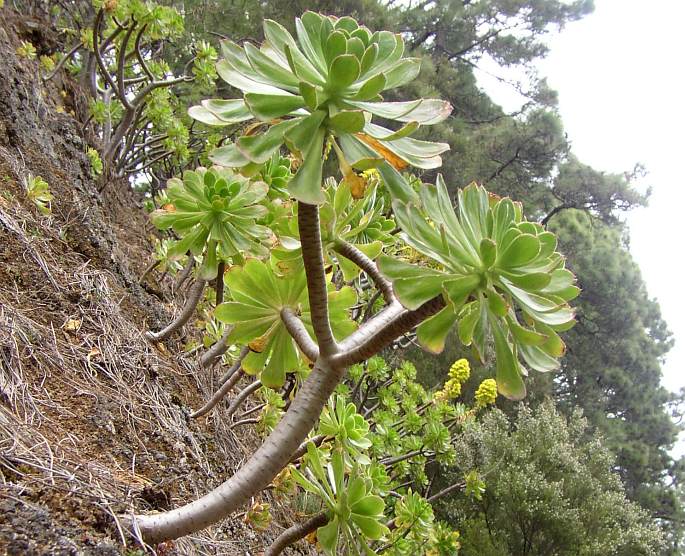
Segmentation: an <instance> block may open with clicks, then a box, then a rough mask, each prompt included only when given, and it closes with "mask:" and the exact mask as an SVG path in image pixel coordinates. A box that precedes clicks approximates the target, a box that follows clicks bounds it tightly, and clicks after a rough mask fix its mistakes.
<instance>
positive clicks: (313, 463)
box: [292, 442, 388, 554]
mask: <svg viewBox="0 0 685 556" xmlns="http://www.w3.org/2000/svg"><path fill="white" fill-rule="evenodd" d="M292 473H293V476H294V478H295V480H296V481H297V483H298V484H299V485H300V486H301V487H302V488H303V489H304V490H305V491H306V492H309V493H312V494H315V495H317V496H319V497H320V498H321V500H322V501H323V503H324V506H325V507H326V510H327V512H328V514H329V516H330V520H329V522H328V523H327V524H326V525H324V526H323V527H319V529H318V530H317V532H316V536H317V540H318V541H319V543H320V544H321V547H322V548H323V549H324V551H325V553H326V554H337V550H338V547H339V546H341V545H343V546H345V545H346V546H347V547H349V548H351V547H356V546H359V545H361V546H367V541H366V539H371V540H378V539H380V538H381V537H382V536H383V535H384V534H386V533H387V532H388V528H387V527H386V526H385V525H384V523H383V522H384V520H385V515H384V509H385V503H384V502H383V499H382V498H381V497H380V496H377V495H375V494H373V490H374V483H373V480H372V479H371V478H370V477H368V476H366V475H365V473H364V471H363V468H362V467H359V466H357V465H355V466H353V467H352V468H349V469H348V468H346V465H345V458H344V456H343V454H342V452H341V451H339V450H335V451H334V452H333V454H332V455H331V458H330V461H328V462H325V460H324V459H323V458H322V453H321V452H320V450H318V449H317V448H315V447H314V445H313V444H312V443H311V442H310V443H309V444H308V445H307V457H306V465H305V467H304V469H303V472H300V471H298V470H296V469H293V471H292ZM366 553H367V554H369V553H371V554H372V553H373V552H370V551H369V549H368V548H367V551H366Z"/></svg>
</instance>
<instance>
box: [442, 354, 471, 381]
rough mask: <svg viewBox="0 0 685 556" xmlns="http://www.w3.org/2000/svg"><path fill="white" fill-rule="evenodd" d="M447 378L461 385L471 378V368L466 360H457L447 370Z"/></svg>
mask: <svg viewBox="0 0 685 556" xmlns="http://www.w3.org/2000/svg"><path fill="white" fill-rule="evenodd" d="M448 374H449V377H450V378H452V379H454V380H457V381H459V382H460V383H461V384H463V383H464V382H466V381H467V380H468V379H469V377H470V376H471V367H470V366H469V362H468V361H467V360H466V359H463V358H462V359H457V360H456V361H455V362H454V363H452V366H451V367H450V370H449V373H448Z"/></svg>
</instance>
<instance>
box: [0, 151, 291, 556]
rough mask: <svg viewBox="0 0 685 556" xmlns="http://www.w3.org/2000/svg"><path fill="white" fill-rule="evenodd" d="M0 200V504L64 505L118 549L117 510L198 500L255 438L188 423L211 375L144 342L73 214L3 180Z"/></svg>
mask: <svg viewBox="0 0 685 556" xmlns="http://www.w3.org/2000/svg"><path fill="white" fill-rule="evenodd" d="M10 155H11V153H10V152H8V151H7V149H4V148H1V147H0V162H5V167H7V166H9V167H10V168H11V170H12V174H13V177H14V178H15V179H16V178H19V176H20V175H22V172H23V171H24V170H25V169H24V168H21V167H19V166H20V163H18V162H17V160H18V158H17V157H13V156H10ZM3 192H7V193H5V195H4V196H3V197H2V201H1V202H0V244H3V245H4V247H3V251H0V254H1V255H2V256H3V259H4V260H3V268H2V270H0V391H1V401H2V403H0V483H1V484H0V496H3V497H8V498H11V499H15V500H19V501H21V502H22V503H23V504H27V505H30V504H33V503H41V504H45V503H46V500H47V506H48V507H51V502H50V501H52V502H53V505H54V506H57V507H64V505H65V503H66V502H65V501H70V502H71V504H72V505H74V506H79V507H80V508H86V510H85V511H83V510H81V513H82V514H83V515H81V513H79V511H75V512H73V514H75V515H71V514H70V515H69V516H68V517H69V519H73V518H74V517H76V518H77V520H78V521H79V523H81V524H82V526H87V527H91V528H92V532H93V535H94V536H101V537H103V538H107V537H109V538H111V539H113V540H115V541H117V542H119V543H121V546H124V547H125V546H132V541H131V539H130V537H127V535H126V534H125V533H124V532H123V531H121V530H120V528H119V527H118V522H117V519H116V516H117V515H121V513H125V512H130V511H132V509H133V508H134V507H135V508H136V509H137V510H140V509H144V508H145V505H146V503H147V506H148V507H150V508H152V507H156V506H157V507H166V506H174V505H177V504H179V503H183V502H185V501H188V500H190V499H193V498H195V497H197V496H198V495H200V494H203V493H205V492H206V491H207V489H208V488H210V487H212V486H215V485H216V484H218V483H219V482H221V480H223V479H225V478H226V476H228V474H230V473H231V472H232V470H233V469H235V468H236V467H238V466H239V465H240V463H241V462H242V461H243V460H244V459H245V458H246V457H247V456H248V455H249V454H250V453H251V452H252V451H253V450H254V448H255V445H254V444H255V439H254V436H255V435H254V434H251V433H250V432H249V431H248V430H245V429H239V430H236V431H232V430H230V428H229V427H230V423H229V420H228V419H226V418H224V413H225V408H224V409H221V408H217V409H215V410H214V412H213V413H212V414H211V415H210V416H209V417H208V418H207V419H206V420H205V419H201V420H199V421H191V420H190V419H189V418H188V414H189V412H190V411H191V410H192V409H195V408H197V407H199V405H201V403H202V401H203V399H204V398H205V397H207V396H208V395H210V394H211V391H212V382H213V381H212V376H211V374H212V373H211V372H209V371H207V370H201V367H200V365H199V364H198V361H197V360H196V357H197V356H195V357H190V358H189V357H184V356H180V355H172V354H171V353H170V352H169V351H167V349H166V348H164V347H163V346H162V347H161V349H158V348H155V347H154V346H152V345H150V344H149V343H148V342H146V340H145V339H144V337H143V335H142V331H143V330H144V329H145V328H146V324H147V323H146V322H145V320H146V315H145V313H144V306H143V307H141V305H140V304H139V303H137V300H136V299H135V296H134V295H132V294H131V292H130V291H127V289H126V288H125V287H123V286H122V278H121V276H118V275H117V274H116V273H115V272H113V271H111V270H109V269H105V268H101V267H98V266H97V264H98V263H97V261H95V259H91V260H88V259H87V258H86V257H85V256H84V255H83V254H82V253H78V252H75V251H73V250H72V248H71V246H70V245H71V244H70V240H69V237H70V235H73V234H75V233H80V232H79V230H80V228H79V223H80V222H81V220H80V219H79V218H80V217H79V215H78V214H74V213H73V212H72V211H70V212H69V218H64V217H59V216H58V215H55V216H52V217H44V216H41V215H39V214H38V212H37V211H35V210H33V207H31V206H30V203H28V202H27V201H26V200H25V199H22V192H21V188H20V187H19V184H18V183H17V182H16V181H15V183H14V184H8V185H7V187H6V188H3ZM56 205H59V199H56ZM128 249H129V251H128V252H127V253H124V252H123V250H122V252H121V254H120V255H119V256H123V257H125V258H126V261H124V262H126V263H127V264H129V265H131V266H133V267H136V266H138V267H140V266H144V265H145V262H146V259H145V257H146V255H147V254H146V253H140V252H138V253H136V252H131V248H130V246H129V247H128ZM135 257H137V258H138V261H139V262H138V264H133V263H132V260H134V259H135ZM122 264H123V263H122ZM167 289H168V288H167ZM177 347H178V346H176V345H172V346H170V349H172V348H177ZM217 374H220V372H219V373H217ZM236 433H237V434H238V435H245V436H236ZM241 438H250V440H247V441H242V440H241ZM67 506H68V504H67ZM277 513H279V514H280V512H277ZM286 523H287V520H286ZM272 534H274V533H272ZM272 534H268V533H267V534H266V538H265V537H264V535H262V534H255V533H253V532H251V531H250V530H249V528H247V526H245V525H243V524H242V522H240V521H239V520H233V521H232V522H231V521H229V522H227V523H224V524H221V525H219V526H217V527H214V528H211V529H208V530H206V531H204V532H202V533H201V534H198V535H195V536H193V537H189V538H186V539H183V540H181V541H178V542H177V543H175V545H174V546H175V550H176V553H178V554H227V555H231V554H245V550H246V549H249V550H256V549H258V548H260V547H261V546H263V544H264V543H266V542H268V537H271V536H272ZM0 544H1V541H0Z"/></svg>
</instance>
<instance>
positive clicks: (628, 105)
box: [479, 0, 685, 390]
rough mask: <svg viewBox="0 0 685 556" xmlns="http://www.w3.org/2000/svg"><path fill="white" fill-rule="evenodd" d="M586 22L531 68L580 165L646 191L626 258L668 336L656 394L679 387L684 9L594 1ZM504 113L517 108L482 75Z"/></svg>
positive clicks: (684, 212)
mask: <svg viewBox="0 0 685 556" xmlns="http://www.w3.org/2000/svg"><path fill="white" fill-rule="evenodd" d="M595 6H596V8H595V12H594V13H593V14H591V15H589V16H587V17H586V18H585V19H583V20H581V21H579V22H575V23H572V24H570V25H569V26H567V27H566V29H564V30H563V31H562V32H561V33H560V34H555V35H553V36H552V37H550V39H549V41H548V42H549V45H550V47H551V53H550V55H549V56H548V57H547V59H545V60H543V61H542V62H540V63H539V64H538V68H539V72H540V75H542V76H547V77H548V81H549V84H550V85H551V86H552V88H554V89H556V90H557V91H558V92H559V110H560V112H561V116H562V119H563V122H564V126H565V128H566V131H567V133H568V135H569V138H570V140H571V141H572V145H573V151H574V152H575V153H576V155H578V157H579V158H580V159H581V161H583V162H585V163H587V164H590V165H592V166H593V167H595V168H596V169H598V170H605V171H607V172H623V171H625V170H630V169H632V167H633V166H634V164H635V163H636V162H641V163H643V164H644V165H645V166H646V167H647V170H648V171H649V174H648V176H647V178H646V179H645V183H646V184H649V185H651V186H652V187H653V193H652V197H651V199H650V203H649V207H648V208H646V209H638V210H636V211H633V212H632V213H630V214H629V215H628V218H627V220H628V223H629V225H630V231H631V252H632V254H633V256H634V257H635V259H636V260H637V262H638V264H639V265H640V268H641V269H642V274H643V277H644V279H645V281H646V283H647V289H648V292H649V295H650V296H651V297H656V298H657V299H658V301H659V303H660V305H661V310H662V314H663V316H664V318H665V320H666V321H667V323H668V325H669V328H670V329H671V331H672V332H673V334H674V337H675V340H676V345H675V347H674V348H673V349H672V350H671V352H670V353H669V355H668V356H667V360H666V364H665V367H664V380H663V383H664V385H665V386H666V387H667V388H669V389H670V390H678V389H680V388H681V387H683V386H685V373H684V372H683V371H684V370H685V262H684V259H685V233H683V230H684V229H685V179H684V178H683V176H684V175H685V139H684V135H685V61H684V59H685V32H684V30H683V21H685V1H683V0H650V1H649V2H645V1H644V0H595ZM479 80H480V81H481V83H482V84H483V85H484V87H485V88H486V89H487V90H488V92H489V93H490V94H491V95H492V96H493V97H495V99H496V100H497V101H498V102H500V103H501V104H503V105H504V106H505V108H507V109H512V108H515V107H517V105H520V99H517V98H516V97H517V95H515V94H512V93H511V90H507V88H506V87H503V86H501V85H497V84H495V83H494V82H493V80H492V79H488V77H487V76H486V75H483V74H481V75H479Z"/></svg>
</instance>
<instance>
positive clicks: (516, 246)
mask: <svg viewBox="0 0 685 556" xmlns="http://www.w3.org/2000/svg"><path fill="white" fill-rule="evenodd" d="M385 177H386V178H390V179H391V180H393V181H392V182H391V183H389V184H388V185H389V189H390V190H391V191H392V192H393V196H394V197H395V200H394V201H393V208H394V213H395V218H396V220H397V223H398V225H399V226H400V228H401V229H402V230H403V234H402V237H403V239H404V241H405V242H406V243H407V244H408V245H410V246H411V247H413V248H414V249H415V250H416V251H418V252H419V253H420V254H421V255H423V257H425V258H426V265H425V266H418V265H415V264H410V263H408V262H404V261H401V260H397V259H395V258H391V257H387V256H381V257H380V259H379V268H380V269H381V272H383V274H384V275H385V276H386V277H387V278H388V279H389V280H391V281H392V283H393V288H394V290H395V293H396V295H397V298H398V300H399V301H400V302H401V303H402V304H403V305H404V306H405V307H407V308H408V309H416V308H418V307H420V306H421V305H422V304H423V303H425V302H427V301H429V300H430V299H433V298H434V297H436V296H442V297H443V298H444V300H445V301H446V306H445V308H444V309H442V310H441V311H440V312H439V313H437V314H436V315H434V316H432V317H431V318H429V319H428V320H426V321H424V322H423V323H422V324H421V325H419V327H418V329H417V338H418V341H419V342H420V343H421V345H422V346H423V347H425V348H426V349H428V350H429V351H432V352H436V353H437V352H440V351H442V349H443V348H444V345H445V339H446V337H447V335H448V333H449V331H450V330H451V329H452V327H453V326H454V325H455V324H457V325H458V333H459V338H460V340H461V342H463V343H464V344H465V345H473V347H474V348H475V351H476V353H477V355H478V356H479V358H480V359H481V360H485V356H486V346H487V342H488V339H489V338H490V337H491V338H492V339H493V340H494V347H495V355H496V360H497V386H498V389H499V391H500V393H501V394H503V395H504V396H506V397H508V398H511V399H521V398H523V397H524V396H525V393H526V390H525V385H524V383H523V380H522V376H523V375H525V374H526V370H525V369H524V368H523V367H522V365H521V363H520V362H519V358H521V359H523V361H524V362H525V363H526V364H527V365H528V366H529V367H530V368H533V369H535V370H537V371H541V372H546V371H551V370H555V369H557V368H558V367H559V363H558V360H557V359H558V358H559V357H560V356H561V355H563V353H564V350H565V346H564V343H563V341H562V340H561V338H559V335H558V334H557V332H559V331H563V330H567V329H569V328H570V327H571V326H573V324H574V312H573V310H572V309H571V308H570V307H569V305H568V302H569V301H570V300H572V299H573V298H575V297H576V296H577V295H578V294H579V292H580V290H579V288H578V287H577V286H575V284H574V282H575V277H574V275H573V274H572V273H571V272H570V271H569V270H566V269H565V268H564V264H565V261H564V257H563V256H562V255H561V254H560V253H558V252H557V251H556V246H557V241H556V237H555V236H554V234H552V233H551V232H547V231H545V230H544V228H543V227H542V226H541V225H540V224H537V223H534V222H527V221H526V220H525V219H524V218H523V215H522V210H521V205H520V204H518V203H514V202H512V201H511V199H509V198H503V199H499V198H497V197H495V196H489V195H488V193H487V191H486V190H485V189H484V188H483V187H481V186H478V185H476V184H471V185H469V186H468V187H466V188H465V189H464V190H460V191H459V192H458V196H457V197H458V198H457V200H458V203H457V204H458V208H457V210H456V211H455V209H454V208H453V206H452V201H451V199H450V197H449V194H448V192H447V188H446V186H445V184H444V182H443V180H442V178H441V177H438V180H437V184H436V185H435V186H432V185H425V186H424V187H422V189H421V190H420V194H418V195H417V194H416V193H414V192H413V190H411V188H410V187H409V186H408V185H407V184H406V182H405V183H402V182H403V180H402V178H401V177H400V176H399V174H397V173H396V172H392V173H388V174H386V176H385Z"/></svg>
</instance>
